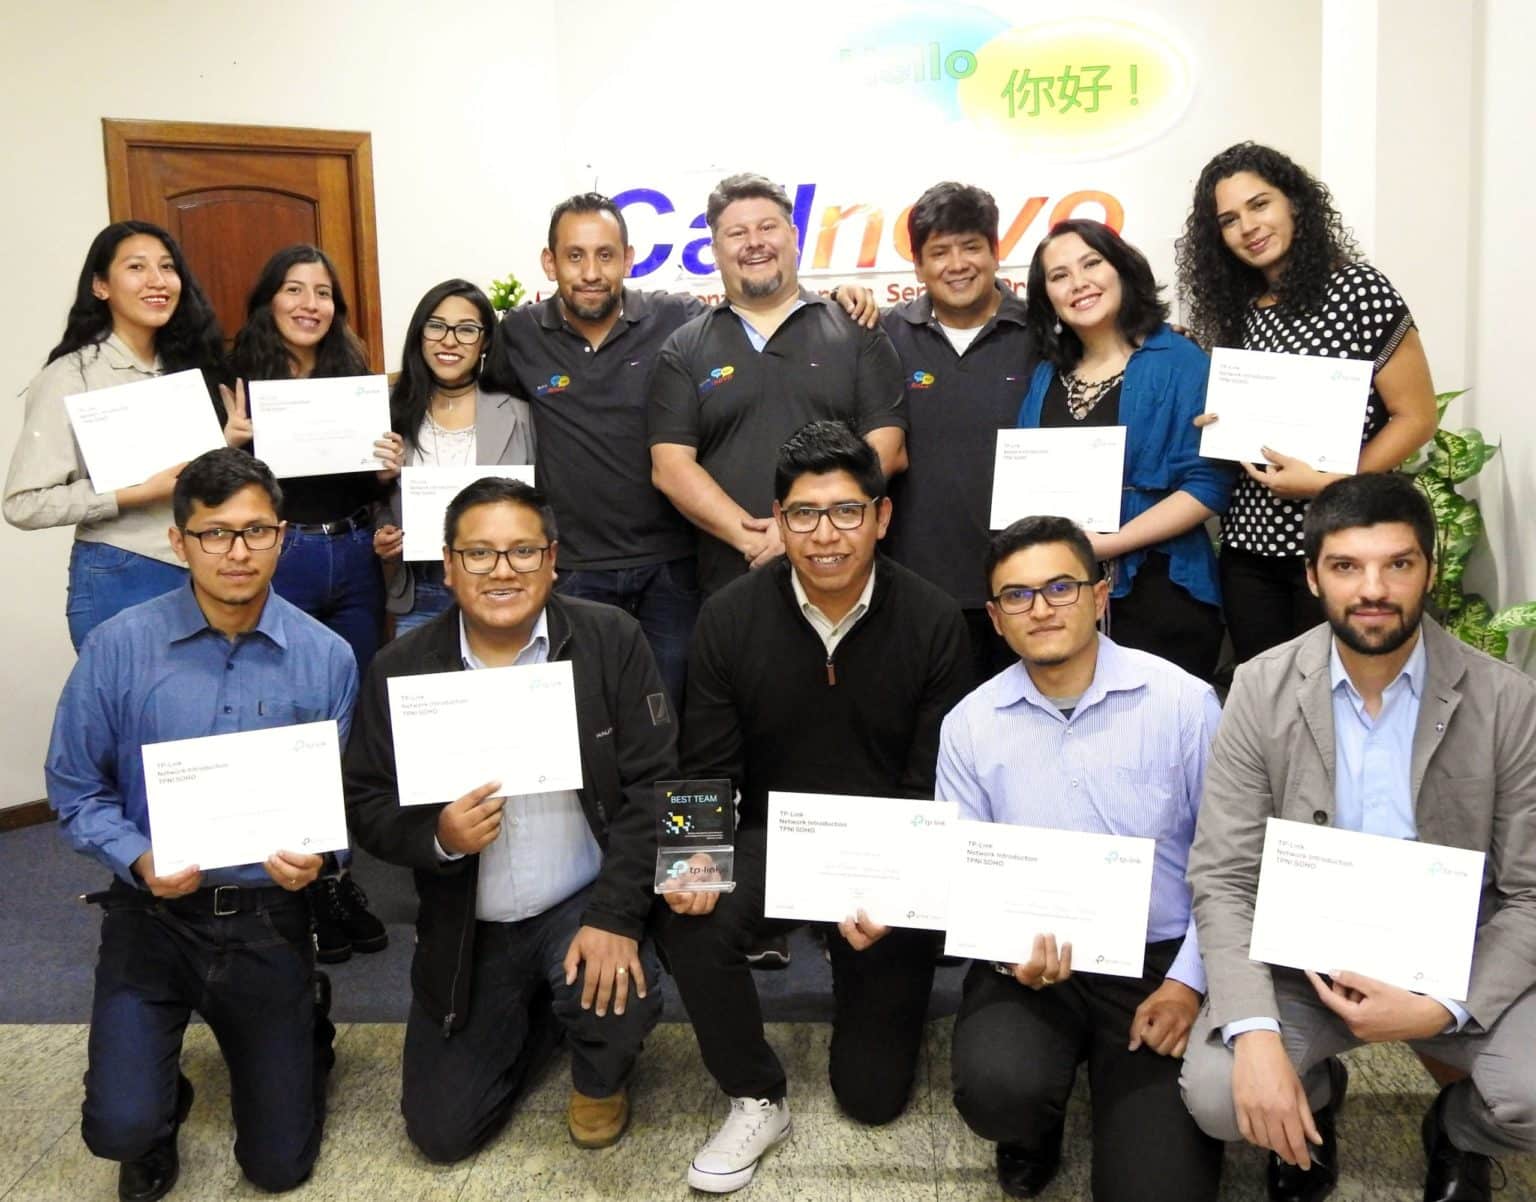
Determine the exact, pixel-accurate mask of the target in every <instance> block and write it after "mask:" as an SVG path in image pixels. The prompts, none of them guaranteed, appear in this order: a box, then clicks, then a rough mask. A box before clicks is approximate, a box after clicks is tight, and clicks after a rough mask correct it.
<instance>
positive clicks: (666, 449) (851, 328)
mask: <svg viewBox="0 0 1536 1202" xmlns="http://www.w3.org/2000/svg"><path fill="white" fill-rule="evenodd" d="M705 215H706V217H707V219H708V222H709V229H710V235H711V237H712V239H713V249H714V254H715V262H716V264H717V265H718V266H719V268H720V278H721V281H722V282H723V284H724V286H725V295H726V299H725V301H724V302H723V303H722V304H720V305H718V306H716V307H715V308H714V309H711V310H710V311H709V312H707V313H705V314H703V315H702V316H700V317H697V318H695V319H694V320H692V321H690V322H689V323H688V324H687V325H686V326H684V327H683V328H682V329H681V330H679V331H678V332H677V333H676V334H674V335H673V336H672V337H671V338H669V339H668V340H667V343H666V345H665V346H663V347H662V349H661V354H660V357H659V358H658V360H657V364H656V370H655V372H654V373H653V375H652V377H651V383H650V391H649V423H650V435H649V437H650V445H651V462H652V479H653V480H654V481H655V482H656V486H657V487H658V488H660V489H661V490H662V492H664V493H666V494H667V496H668V497H670V498H671V499H672V503H673V504H674V505H676V506H677V508H678V509H679V510H680V511H681V512H682V514H683V516H685V517H686V518H688V519H689V520H690V521H691V522H693V524H694V525H695V526H697V527H698V528H699V530H700V531H701V537H700V539H699V586H700V588H701V589H702V590H703V592H704V593H705V595H706V596H707V595H708V594H710V593H713V592H714V591H716V590H717V589H719V588H720V587H721V586H722V585H725V584H727V583H729V582H730V581H731V580H732V579H734V578H735V577H737V576H740V575H742V574H743V573H744V572H746V571H747V569H748V568H749V567H759V566H761V565H762V564H765V563H767V562H769V561H770V560H772V559H774V558H776V557H777V556H779V555H782V554H783V552H784V544H783V540H782V538H781V537H780V533H779V527H778V524H777V523H776V522H775V521H774V520H773V519H772V518H770V517H769V516H768V512H769V506H770V504H771V503H772V501H773V497H772V496H770V495H769V494H770V491H771V490H770V489H769V486H768V484H769V479H770V477H771V476H772V471H773V461H774V455H775V454H776V452H777V451H778V448H779V446H780V444H782V443H783V441H784V440H785V439H786V438H787V437H789V435H790V434H791V433H793V432H794V431H795V430H798V429H799V428H800V427H801V426H803V425H804V424H805V423H807V422H810V421H815V420H818V419H823V418H835V419H841V420H844V421H846V422H848V424H849V425H850V426H852V427H853V428H854V430H855V431H856V432H857V433H858V434H860V435H862V436H863V437H865V438H866V439H867V440H868V441H869V443H870V445H871V446H873V447H874V448H875V450H876V452H877V453H878V454H879V457H880V466H881V469H882V470H883V471H884V473H885V475H886V476H887V478H889V477H890V476H892V475H895V474H896V473H897V472H900V471H902V470H903V469H904V468H905V467H906V463H907V456H906V447H905V428H906V418H905V416H904V414H903V405H902V399H901V394H902V388H901V365H900V363H899V362H898V360H897V358H896V352H895V350H894V349H892V347H891V343H890V339H889V338H887V337H886V336H885V335H884V334H883V333H882V332H881V331H879V330H873V331H866V330H861V329H859V328H858V327H857V326H856V325H854V323H853V322H852V321H851V320H850V319H849V318H848V317H847V315H846V314H844V313H842V312H840V311H839V310H838V307H837V306H836V305H833V304H829V303H828V302H827V301H826V300H825V299H824V298H822V297H819V296H816V295H815V294H814V293H811V292H807V291H805V290H804V289H802V288H801V287H800V283H799V275H798V270H797V256H798V234H797V232H796V230H795V226H794V223H793V221H792V209H791V206H790V203H789V197H788V196H787V195H786V194H785V192H784V189H783V188H781V187H780V186H779V185H778V184H775V183H773V182H772V181H771V180H768V179H765V178H764V177H762V176H760V175H746V174H743V175H733V176H729V177H728V178H726V179H723V180H721V181H720V183H719V185H718V186H717V187H716V188H715V190H714V191H713V192H711V193H710V196H709V204H708V206H707V208H706V211H705Z"/></svg>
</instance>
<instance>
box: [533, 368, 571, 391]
mask: <svg viewBox="0 0 1536 1202" xmlns="http://www.w3.org/2000/svg"><path fill="white" fill-rule="evenodd" d="M570 386H571V377H570V376H562V375H560V374H558V373H556V374H555V375H552V376H550V377H549V383H548V384H540V385H539V386H538V387H537V388H535V389H534V390H533V395H534V396H553V395H554V394H555V393H557V392H564V391H565V390H566V389H567V388H569V387H570Z"/></svg>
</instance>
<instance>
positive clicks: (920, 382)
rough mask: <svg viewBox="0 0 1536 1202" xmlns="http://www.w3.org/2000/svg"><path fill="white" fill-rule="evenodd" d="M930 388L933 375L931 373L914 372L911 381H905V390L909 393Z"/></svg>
mask: <svg viewBox="0 0 1536 1202" xmlns="http://www.w3.org/2000/svg"><path fill="white" fill-rule="evenodd" d="M932 387H933V373H932V372H931V371H915V372H913V373H912V377H911V379H909V380H908V381H907V390H908V391H911V390H913V389H917V388H932Z"/></svg>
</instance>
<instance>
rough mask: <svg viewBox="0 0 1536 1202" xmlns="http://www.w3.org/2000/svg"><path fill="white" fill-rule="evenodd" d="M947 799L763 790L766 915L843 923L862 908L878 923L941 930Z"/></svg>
mask: <svg viewBox="0 0 1536 1202" xmlns="http://www.w3.org/2000/svg"><path fill="white" fill-rule="evenodd" d="M956 810H957V807H956V805H955V803H954V802H952V801H912V800H909V799H903V798H895V797H845V796H842V795H840V794H831V793H772V792H771V793H769V794H768V868H767V880H766V882H765V885H764V891H763V913H764V915H766V916H767V917H769V918H794V919H799V920H801V921H804V922H841V921H842V920H843V919H845V918H852V917H853V916H854V915H855V914H857V913H858V911H859V910H860V909H861V908H862V909H863V910H864V911H865V912H866V913H867V914H868V915H869V916H870V918H871V919H873V920H874V921H875V922H877V923H879V924H880V925H882V926H891V927H921V928H923V929H925V930H930V931H932V930H942V929H943V927H944V904H945V899H946V896H947V894H948V892H949V878H948V874H947V872H946V865H945V863H944V857H943V854H942V853H943V849H944V847H945V846H946V842H945V838H946V836H947V834H948V831H949V827H950V826H951V825H952V824H953V823H954V821H955V814H956Z"/></svg>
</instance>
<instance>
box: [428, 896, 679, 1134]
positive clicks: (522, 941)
mask: <svg viewBox="0 0 1536 1202" xmlns="http://www.w3.org/2000/svg"><path fill="white" fill-rule="evenodd" d="M590 893H591V890H590V889H583V890H581V891H580V892H578V893H575V894H573V895H572V896H571V897H569V898H567V899H566V900H565V901H563V902H561V903H560V904H559V905H558V906H554V907H552V908H550V909H548V910H546V911H544V913H542V914H537V915H535V916H534V917H532V918H526V919H524V920H523V921H521V922H477V923H476V924H475V938H474V950H473V953H472V954H473V956H474V963H473V968H472V972H473V977H472V979H471V985H470V994H469V1021H468V1023H467V1024H466V1025H465V1026H464V1027H462V1028H461V1029H459V1030H457V1031H454V1032H453V1033H452V1034H451V1035H448V1036H447V1037H446V1038H445V1037H444V1035H443V1029H442V1026H441V1024H439V1023H437V1022H435V1021H433V1019H432V1018H431V1016H429V1015H428V1014H427V1012H426V1011H425V1010H423V1009H422V1007H421V1004H420V1003H419V1002H415V1001H413V1002H412V1003H411V1015H410V1018H409V1020H408V1021H407V1022H406V1026H405V1057H404V1061H405V1063H404V1071H403V1086H402V1089H401V1096H400V1109H401V1112H402V1113H403V1114H404V1115H405V1130H406V1134H408V1135H409V1136H410V1137H411V1142H412V1143H414V1144H415V1145H416V1146H417V1147H418V1148H420V1149H421V1151H422V1154H423V1155H425V1156H426V1157H427V1158H428V1159H429V1160H435V1161H438V1162H439V1163H443V1164H447V1163H450V1162H452V1161H455V1160H463V1159H464V1158H465V1157H466V1156H469V1155H471V1154H472V1153H473V1152H474V1151H475V1150H476V1149H477V1148H479V1147H480V1145H481V1144H483V1143H485V1141H486V1140H488V1139H489V1138H490V1137H491V1136H493V1135H495V1134H496V1132H497V1131H499V1130H501V1128H502V1127H503V1126H504V1125H505V1124H506V1122H507V1120H508V1119H509V1118H510V1117H511V1116H512V1111H513V1109H514V1108H515V1107H516V1105H517V1102H518V1100H519V1099H520V1098H521V1097H522V1095H523V1093H524V1092H525V1091H526V1089H527V1087H528V1085H529V1084H530V1083H532V1081H533V1080H534V1079H535V1078H536V1076H537V1073H538V1070H539V1068H540V1067H541V1066H542V1065H543V1064H544V1063H545V1062H547V1061H548V1059H549V1057H550V1055H551V1054H552V1053H553V1052H554V1050H555V1048H556V1046H557V1045H558V1043H559V1040H560V1036H561V1034H562V1033H563V1034H564V1036H565V1039H566V1041H567V1043H569V1045H570V1048H571V1084H572V1085H573V1086H574V1087H575V1088H576V1089H577V1090H578V1091H579V1092H581V1093H584V1094H586V1095H587V1096H588V1097H590V1098H606V1097H608V1096H609V1095H610V1094H614V1093H617V1092H618V1091H619V1090H620V1089H622V1088H623V1087H624V1085H625V1083H626V1082H628V1080H629V1075H630V1073H631V1071H632V1070H633V1069H634V1066H635V1060H636V1058H637V1057H638V1056H639V1055H640V1047H641V1045H642V1044H643V1043H644V1042H645V1037H646V1036H647V1035H649V1034H650V1032H651V1028H653V1027H654V1026H655V1025H656V1021H657V1020H658V1019H659V1018H660V1017H661V982H660V976H661V969H660V966H659V965H658V964H657V963H656V956H655V953H654V952H653V951H652V949H651V948H650V946H649V945H648V944H645V945H642V946H641V949H640V962H641V966H642V967H643V968H644V969H645V980H646V985H647V987H648V988H647V989H646V996H645V998H644V1000H641V999H639V998H637V997H636V996H635V993H634V989H633V988H631V989H630V993H629V1000H628V1002H626V1003H625V1006H624V1013H623V1014H617V1013H615V1012H614V1011H613V1009H612V1008H610V1009H609V1010H608V1013H607V1014H606V1015H605V1016H603V1017H601V1018H599V1017H598V1014H597V1009H596V1007H593V1008H592V1009H591V1010H583V1009H582V1008H581V985H582V977H581V974H580V973H578V974H577V976H576V982H575V984H573V985H566V983H565V967H564V963H563V961H564V960H565V953H566V951H567V949H568V948H569V947H570V945H571V940H572V939H574V938H575V937H576V932H577V931H578V930H579V929H580V927H581V913H582V911H583V910H584V909H585V908H586V904H587V900H588V897H589V895H590Z"/></svg>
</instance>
